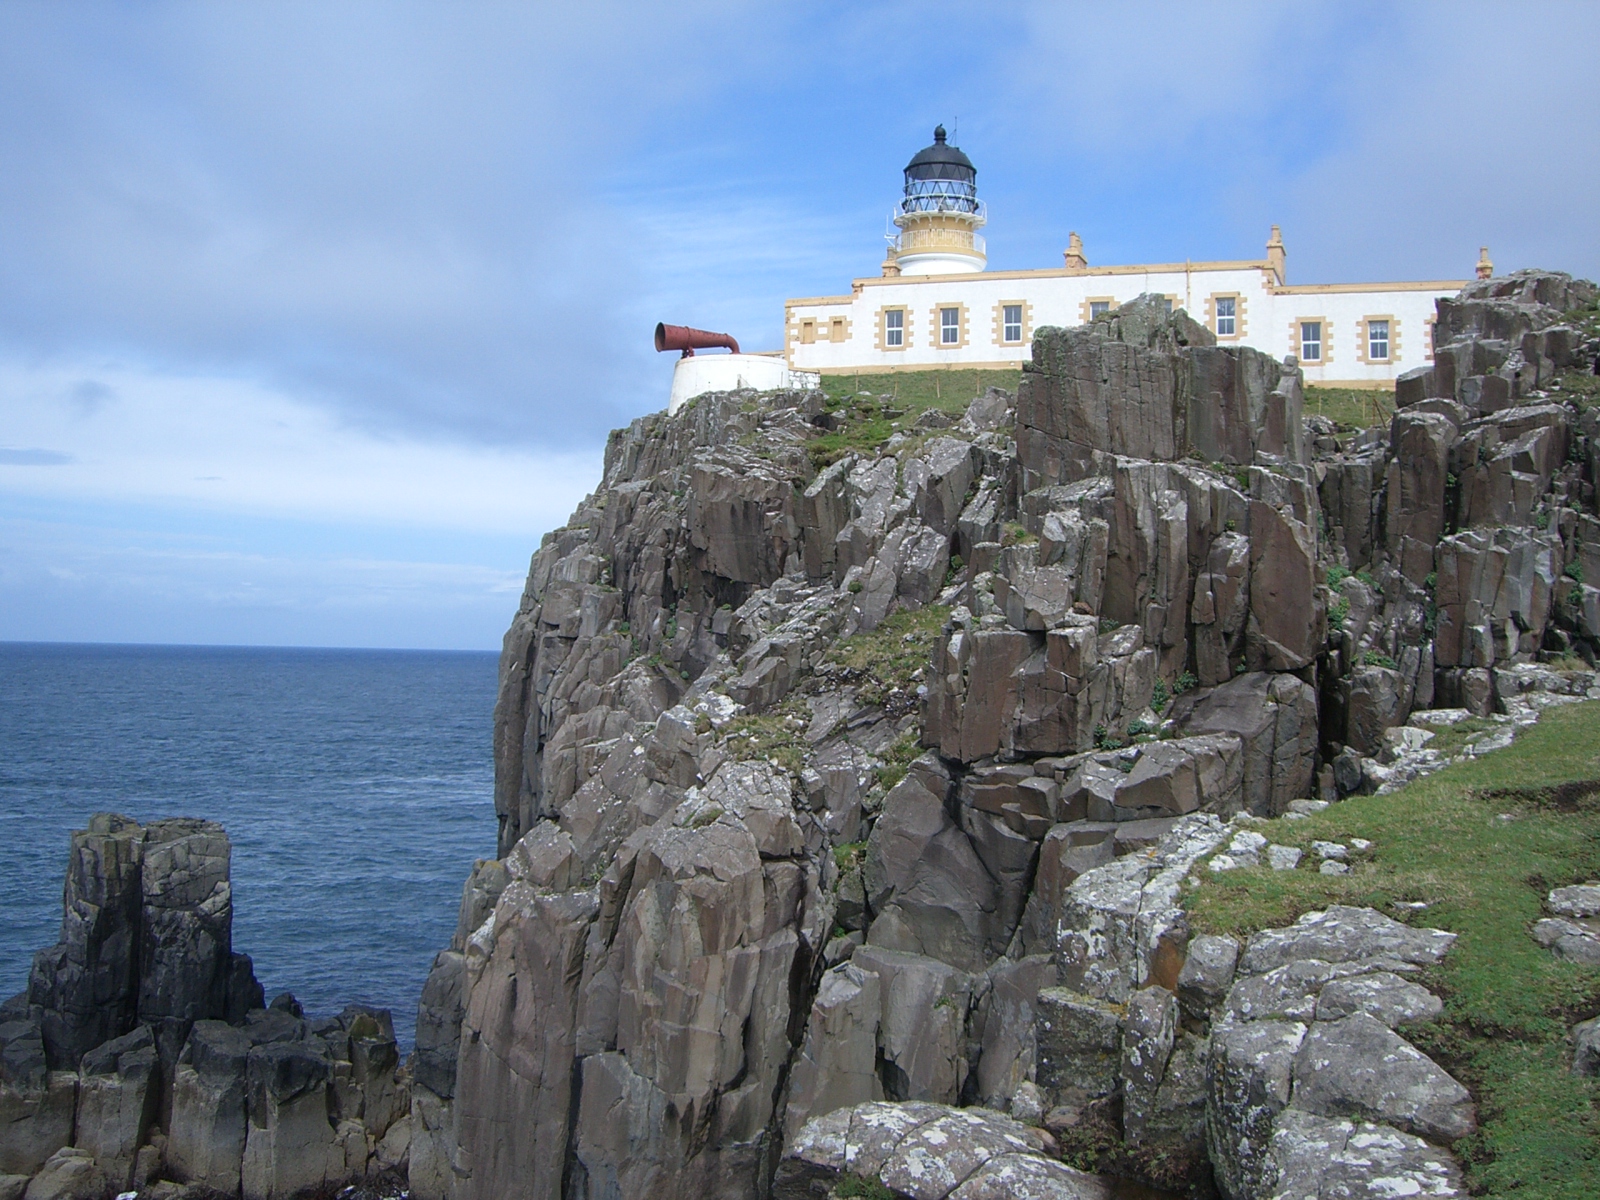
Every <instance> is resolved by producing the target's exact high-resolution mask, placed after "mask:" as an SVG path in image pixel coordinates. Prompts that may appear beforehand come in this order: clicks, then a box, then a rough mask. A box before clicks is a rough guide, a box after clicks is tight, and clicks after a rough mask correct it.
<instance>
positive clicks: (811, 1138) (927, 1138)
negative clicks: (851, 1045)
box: [773, 1104, 1111, 1200]
mask: <svg viewBox="0 0 1600 1200" xmlns="http://www.w3.org/2000/svg"><path fill="white" fill-rule="evenodd" d="M1046 1144H1047V1143H1046V1140H1045V1135H1043V1134H1041V1133H1040V1131H1039V1130H1037V1129H1030V1128H1028V1127H1027V1126H1024V1125H1020V1124H1018V1123H1017V1122H1016V1121H1013V1120H1011V1119H1010V1118H1008V1117H1006V1116H1004V1115H1003V1114H1001V1113H997V1112H989V1111H985V1110H982V1109H971V1108H966V1109H962V1108H950V1107H948V1106H946V1105H942V1104H860V1105H856V1106H855V1107H852V1108H841V1109H838V1110H836V1111H834V1112H832V1113H830V1114H828V1115H827V1116H825V1117H819V1118H817V1119H816V1120H813V1121H811V1122H809V1123H808V1124H807V1125H806V1126H805V1127H804V1128H802V1129H801V1131H800V1132H799V1134H798V1135H797V1136H796V1137H795V1139H794V1141H793V1144H792V1145H791V1146H790V1147H789V1149H788V1151H787V1152H786V1153H785V1155H784V1158H783V1162H782V1163H781V1164H780V1166H779V1168H778V1175H777V1182H776V1186H775V1188H774V1190H773V1196H774V1200H812V1198H813V1197H817V1196H828V1195H867V1194H871V1193H868V1192H865V1191H862V1190H860V1189H861V1188H862V1186H863V1185H866V1186H871V1185H874V1184H875V1185H876V1186H877V1187H878V1188H880V1189H887V1193H886V1194H888V1195H892V1196H908V1197H915V1198H916V1200H1109V1197H1110V1196H1111V1190H1110V1188H1108V1187H1107V1185H1106V1183H1105V1182H1104V1181H1103V1180H1100V1179H1097V1178H1095V1177H1094V1176H1092V1175H1086V1174H1084V1173H1083V1172H1082V1171H1075V1170H1073V1169H1072V1168H1071V1167H1068V1166H1065V1165H1064V1164H1062V1163H1060V1162H1057V1161H1055V1160H1054V1159H1052V1158H1049V1157H1046V1155H1045V1154H1044V1152H1043V1151H1044V1148H1045V1146H1046ZM847 1182H849V1183H852V1184H853V1185H854V1188H855V1189H856V1190H853V1191H849V1192H846V1191H841V1190H835V1189H839V1188H840V1186H841V1185H843V1184H845V1183H847Z"/></svg>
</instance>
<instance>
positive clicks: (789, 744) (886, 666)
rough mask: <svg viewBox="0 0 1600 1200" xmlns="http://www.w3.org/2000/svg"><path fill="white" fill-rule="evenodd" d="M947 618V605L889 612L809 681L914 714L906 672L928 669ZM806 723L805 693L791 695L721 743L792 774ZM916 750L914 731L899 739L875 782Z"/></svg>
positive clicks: (833, 651) (799, 762) (828, 658)
mask: <svg viewBox="0 0 1600 1200" xmlns="http://www.w3.org/2000/svg"><path fill="white" fill-rule="evenodd" d="M949 617H950V610H949V609H948V608H944V607H941V606H940V605H937V604H928V605H924V606H923V607H921V608H908V609H901V610H899V611H898V612H893V613H890V614H889V616H888V617H886V618H885V619H884V621H883V623H882V624H881V625H879V626H878V627H877V628H876V629H874V630H872V632H870V633H858V634H855V635H853V636H851V637H847V638H841V639H840V640H839V641H837V642H835V643H834V644H833V645H832V646H830V647H829V648H828V652H827V654H826V655H825V656H824V659H823V662H824V667H823V670H822V671H820V672H818V674H817V676H816V678H817V679H818V680H823V679H826V680H828V683H829V686H836V685H838V684H841V683H845V684H854V685H855V688H856V698H857V699H858V700H859V701H860V702H861V703H862V704H876V705H881V706H883V707H884V709H885V711H886V712H887V713H888V714H889V715H890V716H904V715H905V714H906V713H908V712H914V711H916V686H917V681H916V680H915V679H913V678H912V676H913V675H914V674H916V672H917V671H919V670H926V669H927V667H928V664H929V663H930V662H931V661H932V659H933V646H934V642H935V641H937V640H938V638H939V637H940V636H942V634H943V632H944V623H945V621H947V620H948V619H949ZM810 724H811V710H810V709H809V708H808V707H807V705H806V694H805V692H803V691H799V692H791V693H789V695H787V696H785V697H784V698H783V699H782V700H781V701H779V702H778V703H777V704H776V705H774V706H773V707H772V708H771V709H769V710H768V711H766V712H762V713H752V714H747V715H745V716H742V717H738V718H737V719H735V720H733V721H731V722H729V724H728V728H727V731H726V733H725V735H724V737H723V739H722V745H723V746H724V748H725V749H726V750H727V752H728V754H729V755H730V756H732V757H733V758H734V759H736V760H739V761H743V762H747V761H750V760H753V759H760V760H770V761H772V762H775V763H777V764H778V765H779V766H780V767H783V768H784V769H785V770H788V771H791V772H793V773H795V774H799V773H800V771H801V770H802V769H803V768H804V766H805V758H806V753H807V751H808V750H809V749H810V745H809V743H808V742H807V741H806V729H807V727H808V726H809V725H810ZM921 753H922V750H921V747H920V745H919V743H918V738H917V735H916V734H914V733H909V734H905V735H903V736H901V737H900V738H898V739H897V740H896V741H895V742H894V744H893V745H891V746H890V747H889V748H888V750H887V751H886V752H884V754H883V755H882V757H883V758H884V759H885V760H886V761H885V762H884V763H883V764H882V765H881V766H879V767H878V768H877V781H878V785H879V786H880V787H881V788H883V790H885V791H887V790H888V789H889V788H892V787H893V786H894V785H895V784H897V783H899V782H900V780H902V779H903V778H905V774H906V770H907V768H908V767H910V765H911V764H912V762H914V761H915V760H916V758H917V755H919V754H921Z"/></svg>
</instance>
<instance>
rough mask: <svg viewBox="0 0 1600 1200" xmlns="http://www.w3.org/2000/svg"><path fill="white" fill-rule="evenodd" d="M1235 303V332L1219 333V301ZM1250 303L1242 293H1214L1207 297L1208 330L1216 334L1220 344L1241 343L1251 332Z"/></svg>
mask: <svg viewBox="0 0 1600 1200" xmlns="http://www.w3.org/2000/svg"><path fill="white" fill-rule="evenodd" d="M1218 300H1232V301H1233V332H1232V333H1228V334H1222V333H1217V301H1218ZM1248 308H1249V301H1248V300H1247V298H1246V297H1245V295H1244V293H1242V292H1212V293H1211V294H1210V295H1209V296H1207V297H1206V328H1207V329H1209V330H1211V332H1212V333H1213V334H1216V338H1217V341H1219V342H1240V341H1243V340H1244V338H1245V335H1246V334H1247V333H1248V332H1249V330H1250V322H1249V319H1248Z"/></svg>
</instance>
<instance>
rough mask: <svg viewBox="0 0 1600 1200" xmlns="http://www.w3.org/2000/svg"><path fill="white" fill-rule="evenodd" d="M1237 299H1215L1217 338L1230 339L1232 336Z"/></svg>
mask: <svg viewBox="0 0 1600 1200" xmlns="http://www.w3.org/2000/svg"><path fill="white" fill-rule="evenodd" d="M1238 303H1239V301H1238V299H1237V298H1236V297H1233V296H1218V297H1217V336H1218V337H1232V336H1233V335H1234V329H1235V326H1234V315H1235V309H1236V307H1237V306H1238Z"/></svg>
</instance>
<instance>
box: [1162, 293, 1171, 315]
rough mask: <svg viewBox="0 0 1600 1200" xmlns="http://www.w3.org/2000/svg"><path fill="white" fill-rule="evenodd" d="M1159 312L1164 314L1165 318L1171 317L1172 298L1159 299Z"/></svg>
mask: <svg viewBox="0 0 1600 1200" xmlns="http://www.w3.org/2000/svg"><path fill="white" fill-rule="evenodd" d="M1161 311H1162V312H1164V313H1166V314H1167V316H1169V317H1170V316H1171V315H1172V297H1171V296H1163V297H1161Z"/></svg>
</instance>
